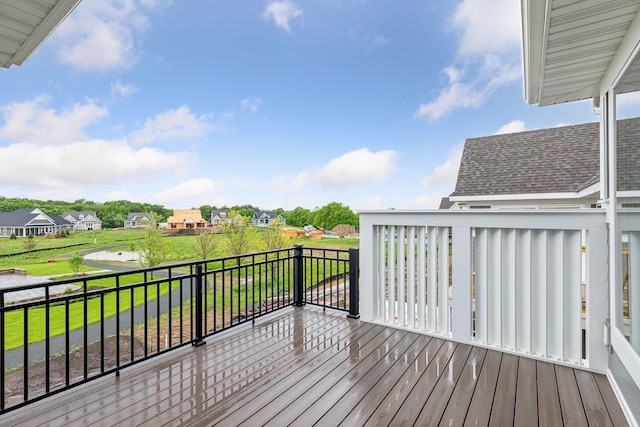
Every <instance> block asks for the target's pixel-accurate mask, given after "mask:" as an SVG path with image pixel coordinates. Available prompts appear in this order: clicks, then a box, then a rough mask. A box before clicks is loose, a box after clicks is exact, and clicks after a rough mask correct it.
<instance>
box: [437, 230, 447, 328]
mask: <svg viewBox="0 0 640 427" xmlns="http://www.w3.org/2000/svg"><path fill="white" fill-rule="evenodd" d="M438 261H439V263H438V300H439V301H438V332H440V333H441V334H449V321H448V320H449V229H448V228H447V227H438Z"/></svg>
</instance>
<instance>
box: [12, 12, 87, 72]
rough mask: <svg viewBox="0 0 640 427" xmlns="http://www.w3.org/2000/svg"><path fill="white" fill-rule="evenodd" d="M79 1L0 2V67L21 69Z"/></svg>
mask: <svg viewBox="0 0 640 427" xmlns="http://www.w3.org/2000/svg"><path fill="white" fill-rule="evenodd" d="M78 3H80V0H0V66H1V67H3V68H9V67H11V66H12V65H21V64H22V63H23V62H24V61H26V60H27V59H28V58H29V57H30V56H31V54H33V52H34V51H35V50H36V49H37V48H38V46H40V45H41V44H42V42H44V40H46V38H47V37H49V35H50V34H51V33H52V32H53V31H54V30H55V29H56V28H57V27H58V25H60V23H61V22H62V21H63V20H64V19H65V18H66V17H67V15H69V13H70V12H71V11H72V10H73V8H75V7H76V5H77V4H78Z"/></svg>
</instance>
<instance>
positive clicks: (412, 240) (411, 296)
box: [407, 227, 416, 328]
mask: <svg viewBox="0 0 640 427" xmlns="http://www.w3.org/2000/svg"><path fill="white" fill-rule="evenodd" d="M407 267H408V268H407V274H408V278H407V326H409V327H411V328H415V327H416V228H415V227H409V232H408V233H407Z"/></svg>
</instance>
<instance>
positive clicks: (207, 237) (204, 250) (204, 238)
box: [193, 230, 218, 260]
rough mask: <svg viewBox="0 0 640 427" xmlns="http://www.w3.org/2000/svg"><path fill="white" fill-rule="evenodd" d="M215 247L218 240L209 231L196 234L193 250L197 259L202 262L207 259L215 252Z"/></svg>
mask: <svg viewBox="0 0 640 427" xmlns="http://www.w3.org/2000/svg"><path fill="white" fill-rule="evenodd" d="M217 247H218V240H217V239H216V235H215V234H213V232H212V231H211V230H207V231H203V232H202V233H200V234H198V235H197V236H196V239H195V241H194V242H193V248H194V249H195V251H196V253H197V254H198V257H200V259H203V260H205V259H207V258H209V254H211V253H212V252H213V251H215V250H216V248H217Z"/></svg>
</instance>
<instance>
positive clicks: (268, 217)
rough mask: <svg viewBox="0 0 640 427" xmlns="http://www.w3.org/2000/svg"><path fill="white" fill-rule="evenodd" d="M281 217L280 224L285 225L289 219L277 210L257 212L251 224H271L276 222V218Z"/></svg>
mask: <svg viewBox="0 0 640 427" xmlns="http://www.w3.org/2000/svg"><path fill="white" fill-rule="evenodd" d="M278 218H279V219H280V224H281V225H285V224H286V223H287V220H286V219H285V218H284V217H283V216H282V215H278V214H277V213H275V212H256V213H254V214H253V217H251V224H253V225H270V224H273V223H274V222H275V220H276V219H278Z"/></svg>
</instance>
